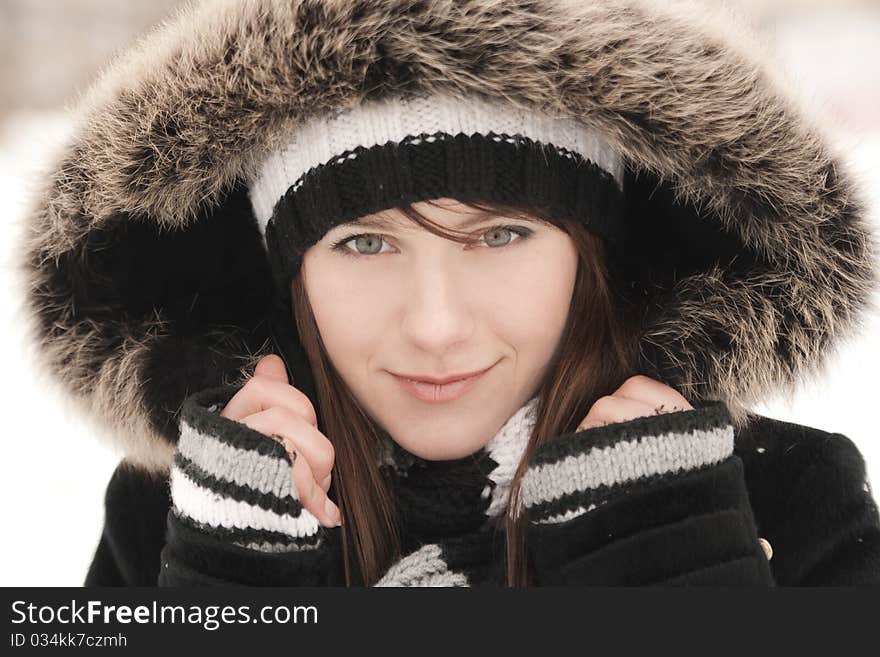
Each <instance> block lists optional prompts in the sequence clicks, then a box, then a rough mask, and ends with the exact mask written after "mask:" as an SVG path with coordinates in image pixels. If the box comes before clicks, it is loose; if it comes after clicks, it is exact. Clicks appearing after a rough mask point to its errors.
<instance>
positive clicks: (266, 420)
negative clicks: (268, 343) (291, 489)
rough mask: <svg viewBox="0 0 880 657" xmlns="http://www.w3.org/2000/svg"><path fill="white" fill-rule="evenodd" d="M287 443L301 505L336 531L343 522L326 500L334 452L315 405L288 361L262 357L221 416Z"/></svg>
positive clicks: (335, 508)
mask: <svg viewBox="0 0 880 657" xmlns="http://www.w3.org/2000/svg"><path fill="white" fill-rule="evenodd" d="M220 415H222V416H223V417H226V418H229V419H230V420H235V421H236V422H241V423H242V424H245V425H247V426H248V427H250V428H251V429H254V430H255V431H259V432H260V433H262V434H264V435H266V436H267V437H269V438H272V439H273V440H276V441H278V442H280V443H281V444H282V445H284V448H285V449H286V450H287V453H288V454H289V455H290V460H291V461H292V462H293V471H292V473H291V476H292V477H293V481H294V485H295V488H296V491H297V497H298V499H299V501H300V502H301V503H302V505H303V507H305V508H306V509H308V511H309V512H311V514H312V515H314V516H315V517H316V518H318V519H319V520H321V522H322V524H323V525H324V526H326V527H334V526H336V525H337V524H338V521H339V520H341V514H340V512H339V508H338V507H337V506H336V505H335V504H334V503H333V502H332V501H331V500H330V498H328V497H327V490H328V489H329V488H330V481H331V476H330V473H331V471H332V469H333V462H334V460H335V451H334V449H333V444H332V443H331V442H330V441H329V440H328V439H327V437H326V436H324V434H322V433H321V432H320V431H318V418H317V415H316V414H315V409H314V407H313V406H312V402H311V401H310V400H309V398H308V397H306V396H305V395H304V394H303V393H302V392H301V391H299V390H297V389H296V388H294V387H293V386H292V385H290V384H289V383H288V380H287V369H286V368H285V366H284V361H283V360H281V358H280V357H279V356H276V355H275V354H270V355H268V356H264V357H263V358H261V359H260V361H259V362H258V363H257V365H256V367H255V368H254V375H253V377H251V378H250V379H249V380H248V382H247V383H245V384H244V386H242V388H241V390H239V391H238V392H237V393H235V395H234V396H233V397H232V399H230V400H229V402H228V403H227V404H226V407H225V408H224V409H223V411H222V412H221V413H220Z"/></svg>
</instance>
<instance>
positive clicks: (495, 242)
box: [482, 226, 532, 247]
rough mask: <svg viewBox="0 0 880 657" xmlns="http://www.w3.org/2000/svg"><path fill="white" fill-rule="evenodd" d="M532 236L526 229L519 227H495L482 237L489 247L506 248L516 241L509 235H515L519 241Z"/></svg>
mask: <svg viewBox="0 0 880 657" xmlns="http://www.w3.org/2000/svg"><path fill="white" fill-rule="evenodd" d="M531 234H532V231H530V230H529V229H528V228H521V227H520V226H495V227H494V228H492V229H491V230H489V231H487V232H485V233H483V235H482V237H484V238H486V239H485V240H484V242H485V243H486V244H487V245H489V246H492V247H494V246H507V245H508V244H510V243H511V242H515V241H516V240H515V239H514V238H513V237H511V235H516V236H517V238H519V239H525V238H527V237H529V235H531Z"/></svg>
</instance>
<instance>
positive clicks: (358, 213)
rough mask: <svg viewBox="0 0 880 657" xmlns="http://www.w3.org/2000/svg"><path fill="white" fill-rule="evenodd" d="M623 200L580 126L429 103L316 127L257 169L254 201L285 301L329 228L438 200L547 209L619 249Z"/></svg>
mask: <svg viewBox="0 0 880 657" xmlns="http://www.w3.org/2000/svg"><path fill="white" fill-rule="evenodd" d="M622 188H623V161H622V158H621V157H620V156H619V155H618V154H617V153H615V152H614V151H613V150H612V149H611V148H610V147H609V146H608V144H607V143H606V142H605V141H604V140H603V139H602V137H601V135H599V134H597V133H596V132H594V131H592V130H590V129H589V128H588V127H587V126H585V125H584V124H583V123H582V122H579V121H575V120H572V119H564V118H555V117H551V116H548V115H545V114H542V113H541V112H539V111H536V110H533V109H528V108H524V107H520V106H515V105H513V104H508V103H506V102H504V101H502V100H498V99H488V98H483V97H478V96H474V95H471V96H469V97H466V98H460V97H457V96H454V95H452V94H448V93H434V94H413V95H408V96H407V95H401V96H396V97H391V98H386V99H383V100H381V101H369V102H366V103H362V104H360V105H356V106H354V107H351V108H347V109H337V110H335V111H333V112H330V113H328V114H326V115H321V116H318V117H315V118H313V119H311V120H310V121H309V122H307V123H306V124H305V125H302V126H300V127H299V129H298V130H297V131H296V133H295V134H293V135H291V137H290V139H289V140H288V141H287V143H285V144H283V145H282V146H281V147H280V148H277V149H275V150H274V151H272V152H271V153H270V154H269V155H268V156H267V157H266V158H265V159H264V161H263V162H262V164H261V165H260V166H259V170H258V174H257V176H256V178H255V179H254V180H253V181H252V182H251V185H250V199H251V204H252V206H253V210H254V214H255V216H256V218H257V223H258V226H259V229H260V232H261V235H262V237H263V241H264V246H266V247H267V249H268V253H269V260H270V264H271V267H272V269H273V273H274V275H275V276H276V280H277V281H278V282H279V285H280V289H282V290H286V289H287V285H288V282H289V280H290V277H291V276H293V275H294V274H295V273H296V272H297V271H298V270H299V267H300V264H301V261H302V256H303V254H304V253H305V251H306V250H307V249H308V248H309V247H310V246H311V245H313V244H314V243H315V242H317V241H318V240H320V239H321V237H322V236H323V235H324V234H325V233H326V232H327V231H328V230H330V229H331V228H332V227H334V226H336V225H338V224H341V223H345V222H348V221H352V220H354V219H357V218H358V217H362V216H365V215H369V214H373V213H376V212H379V211H381V210H384V209H388V208H391V207H394V206H397V205H401V204H406V203H413V202H417V201H421V200H428V199H435V198H441V197H452V198H456V199H459V200H462V201H473V200H477V201H488V202H501V203H506V204H511V205H517V206H522V207H526V208H528V207H540V208H544V209H546V210H549V211H550V213H551V215H553V216H558V217H566V218H571V219H574V220H577V221H581V222H583V223H584V224H585V225H587V226H588V227H589V228H590V229H591V230H593V231H594V232H596V233H597V234H599V235H601V236H602V237H604V238H605V239H607V240H609V241H610V242H613V243H617V242H619V241H620V240H621V239H622V238H623V235H624V230H623V225H622V222H621V221H620V214H621V206H622V202H621V201H622Z"/></svg>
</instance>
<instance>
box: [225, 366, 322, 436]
mask: <svg viewBox="0 0 880 657" xmlns="http://www.w3.org/2000/svg"><path fill="white" fill-rule="evenodd" d="M275 406H280V407H283V408H287V409H289V410H291V411H293V412H294V413H296V414H297V415H300V416H301V417H302V418H303V419H305V420H306V421H307V422H308V423H309V424H311V425H313V426H314V427H317V426H318V417H317V415H316V413H315V407H314V406H313V405H312V402H311V400H310V399H309V398H308V397H306V395H305V393H303V392H302V391H301V390H297V389H296V388H294V387H293V386H292V385H290V384H287V383H284V382H282V381H279V380H276V379H273V378H270V377H268V376H255V377H253V378H251V379H250V380H248V382H247V383H245V384H244V386H242V388H241V390H239V391H238V392H236V393H235V394H234V395H233V396H232V399H230V400H229V401H228V402H227V404H226V406H225V408H224V409H223V411H222V412H221V413H220V415H222V416H223V417H228V418H229V419H231V420H238V421H239V422H240V421H241V419H242V418H244V417H247V416H248V415H253V414H254V413H260V412H261V411H265V410H268V409H270V408H273V407H275Z"/></svg>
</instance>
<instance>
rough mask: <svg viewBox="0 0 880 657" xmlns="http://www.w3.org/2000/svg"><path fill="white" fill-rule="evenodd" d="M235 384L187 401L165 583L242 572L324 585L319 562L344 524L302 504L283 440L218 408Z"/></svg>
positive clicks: (258, 579)
mask: <svg viewBox="0 0 880 657" xmlns="http://www.w3.org/2000/svg"><path fill="white" fill-rule="evenodd" d="M238 389H239V388H238V387H235V386H222V387H217V388H210V389H207V390H204V391H202V392H199V393H196V394H194V395H191V396H190V397H188V398H187V399H186V400H185V401H184V404H183V407H182V409H181V413H180V439H179V442H178V445H177V453H176V455H175V458H174V465H173V467H172V470H171V476H170V483H171V500H172V509H171V511H170V513H169V520H168V533H169V539H168V544H167V546H166V548H165V550H164V551H163V568H162V571H163V572H162V575H160V583H163V581H162V578H163V577H164V579H165V581H164V583H174V581H176V579H177V580H179V579H182V580H184V581H183V582H181V583H191V582H189V581H188V580H190V579H192V575H193V573H198V574H199V577H204V576H206V577H207V578H208V581H214V580H216V579H218V578H219V579H223V578H228V577H229V575H230V573H239V574H240V576H241V577H243V578H247V580H248V581H247V582H246V583H253V584H257V583H259V584H279V585H280V584H290V585H318V584H319V583H324V584H326V583H327V582H323V581H320V580H321V572H320V568H321V564H322V563H323V562H324V560H325V559H327V558H328V554H327V553H328V552H330V551H331V546H329V545H328V541H329V542H330V543H333V542H334V541H333V540H332V539H334V538H335V537H336V535H338V533H339V527H333V528H330V529H328V528H325V527H324V526H323V525H321V524H320V522H319V521H318V519H317V518H316V517H315V516H314V515H312V514H311V513H310V512H309V511H308V510H306V509H305V508H303V506H302V504H301V503H300V502H299V500H298V498H297V493H296V490H295V486H294V481H293V477H292V473H291V467H292V464H291V460H290V457H289V456H288V454H287V452H286V451H285V449H284V447H283V446H282V445H281V444H279V443H277V442H276V441H274V440H272V439H271V438H268V437H266V436H264V435H263V434H262V433H260V432H258V431H255V430H253V429H251V428H250V427H248V426H247V425H245V424H242V423H240V422H236V421H234V420H230V419H228V418H225V417H223V416H221V415H220V412H221V411H222V409H223V408H224V407H225V405H226V403H227V402H228V401H229V399H230V398H231V397H232V396H233V395H234V394H235V393H236V392H237V391H238ZM235 564H237V565H238V566H239V567H237V568H236V567H235ZM273 570H275V571H276V574H275V575H274V576H273V575H272V571H273ZM245 573H246V575H245ZM268 577H273V579H270V580H268V581H266V579H265V578H268ZM275 578H277V579H275ZM242 583H245V582H242Z"/></svg>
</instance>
